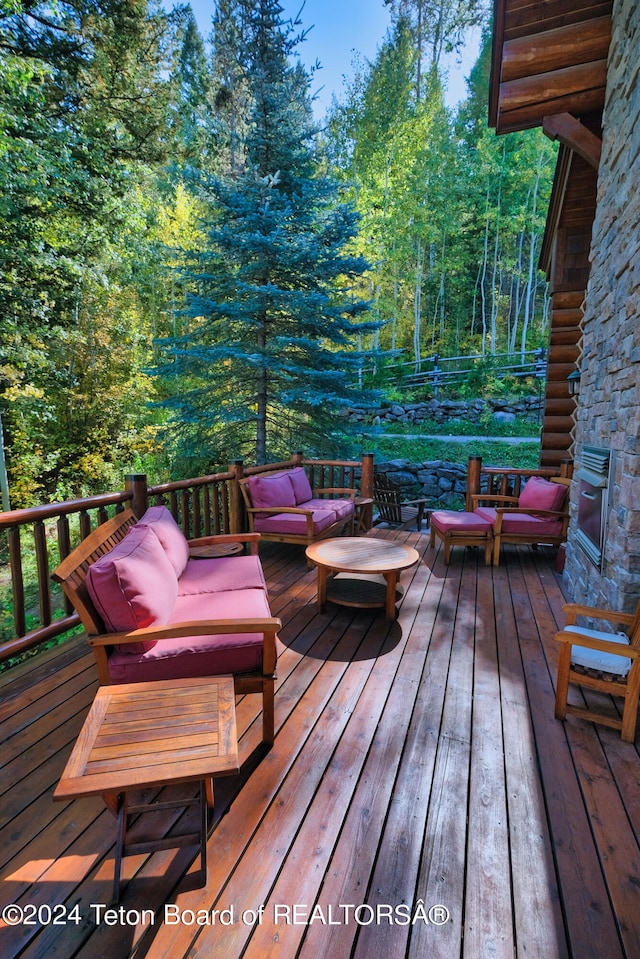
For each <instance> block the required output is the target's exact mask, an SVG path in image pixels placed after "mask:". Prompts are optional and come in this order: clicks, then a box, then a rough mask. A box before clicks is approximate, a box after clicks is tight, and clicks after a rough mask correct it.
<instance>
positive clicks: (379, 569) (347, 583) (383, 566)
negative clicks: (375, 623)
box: [306, 536, 420, 619]
mask: <svg viewBox="0 0 640 959" xmlns="http://www.w3.org/2000/svg"><path fill="white" fill-rule="evenodd" d="M306 554H307V559H308V560H309V562H310V563H313V564H314V566H317V568H318V608H319V609H320V611H323V610H324V608H325V605H326V602H327V599H329V600H331V602H332V603H337V604H338V605H340V606H356V607H358V608H360V609H378V608H381V609H384V610H385V614H386V617H387V619H395V618H396V601H397V599H398V596H397V593H396V589H397V585H398V578H399V576H400V573H401V572H402V570H403V569H408V568H409V567H410V566H415V564H416V563H418V562H419V561H420V555H419V554H418V552H417V551H416V550H415V549H413V548H412V547H411V546H401V545H399V544H398V543H392V542H391V541H390V540H386V539H375V538H373V537H371V538H370V537H364V536H342V537H339V538H337V539H324V540H320V541H319V542H317V543H312V545H311V546H308V547H307V550H306ZM338 573H350V574H351V575H350V576H336V575H333V574H338ZM375 576H381V577H384V580H383V581H382V582H380V581H376V579H375V578H372V577H375Z"/></svg>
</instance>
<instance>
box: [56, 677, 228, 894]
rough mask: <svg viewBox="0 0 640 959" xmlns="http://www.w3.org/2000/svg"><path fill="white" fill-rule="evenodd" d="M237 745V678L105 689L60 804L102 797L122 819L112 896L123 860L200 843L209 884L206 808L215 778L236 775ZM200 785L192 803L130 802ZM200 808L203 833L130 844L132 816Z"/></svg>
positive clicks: (59, 789)
mask: <svg viewBox="0 0 640 959" xmlns="http://www.w3.org/2000/svg"><path fill="white" fill-rule="evenodd" d="M238 770H239V765H238V742H237V732H236V717H235V695H234V688H233V677H232V676H213V677H206V678H201V679H176V680H167V681H164V682H149V683H130V684H123V685H115V686H102V687H100V689H98V692H97V693H96V697H95V699H94V702H93V705H92V706H91V709H90V710H89V713H88V715H87V718H86V720H85V722H84V725H83V727H82V730H81V731H80V735H79V737H78V740H77V742H76V744H75V746H74V747H73V750H72V752H71V756H70V757H69V761H68V762H67V765H66V767H65V770H64V772H63V774H62V778H61V779H60V782H59V783H58V785H57V786H56V789H55V791H54V794H53V798H54V799H58V800H62V799H75V798H78V797H80V796H95V795H102V796H103V797H104V799H105V802H106V803H107V805H108V807H109V808H110V809H111V811H112V812H114V813H115V814H116V815H117V817H118V837H117V843H116V860H115V874H114V885H113V897H114V901H115V902H117V901H118V899H119V896H120V875H121V867H122V858H123V857H124V856H128V855H135V854H138V853H145V852H156V851H157V850H160V849H173V848H177V847H181V846H190V845H196V844H197V845H199V848H200V861H201V876H202V884H203V885H205V884H206V880H207V825H208V815H207V804H209V805H210V806H212V805H213V784H212V778H213V777H214V776H224V775H231V774H233V773H237V772H238ZM185 782H198V783H199V786H200V788H199V791H198V795H197V797H195V798H194V799H192V800H184V799H183V800H179V801H175V802H172V801H166V802H165V801H162V802H150V803H132V802H129V797H128V794H129V793H130V792H131V791H132V790H141V789H147V788H149V787H154V786H159V787H160V786H165V785H167V784H169V783H185ZM196 804H198V805H199V807H200V830H199V832H192V833H187V834H182V835H177V836H171V835H168V836H165V837H161V838H160V837H155V838H149V839H144V840H141V841H138V842H128V837H127V829H128V824H129V816H131V815H132V814H134V813H144V812H149V811H158V810H161V809H170V808H178V807H186V806H191V805H196Z"/></svg>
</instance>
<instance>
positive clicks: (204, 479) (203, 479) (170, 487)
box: [148, 472, 233, 496]
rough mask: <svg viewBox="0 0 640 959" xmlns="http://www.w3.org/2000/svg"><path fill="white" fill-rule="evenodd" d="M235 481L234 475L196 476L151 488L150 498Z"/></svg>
mask: <svg viewBox="0 0 640 959" xmlns="http://www.w3.org/2000/svg"><path fill="white" fill-rule="evenodd" d="M232 479H233V473H231V472H226V473H210V474H209V475H208V476H196V477H193V478H192V479H186V480H175V481H172V482H170V483H158V484H157V485H156V486H149V488H148V493H149V496H156V495H157V494H158V493H172V492H175V491H176V490H182V489H195V487H197V486H207V485H208V484H209V483H216V482H218V483H223V482H226V481H227V480H232Z"/></svg>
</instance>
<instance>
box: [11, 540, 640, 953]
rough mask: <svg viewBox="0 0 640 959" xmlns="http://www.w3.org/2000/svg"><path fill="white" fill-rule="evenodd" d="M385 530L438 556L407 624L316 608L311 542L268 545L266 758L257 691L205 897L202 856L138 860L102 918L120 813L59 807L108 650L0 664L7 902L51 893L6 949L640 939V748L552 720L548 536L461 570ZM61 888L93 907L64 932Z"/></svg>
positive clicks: (243, 710) (632, 948) (243, 714)
mask: <svg viewBox="0 0 640 959" xmlns="http://www.w3.org/2000/svg"><path fill="white" fill-rule="evenodd" d="M369 535H374V536H392V537H396V538H397V539H398V541H401V542H407V543H409V544H411V545H414V546H416V548H417V549H418V550H419V552H420V554H421V557H422V562H421V563H420V565H419V566H417V567H415V568H414V569H412V570H409V571H407V572H406V573H404V574H403V577H402V583H403V585H404V587H405V595H404V599H403V601H402V603H401V604H400V607H399V617H398V619H397V621H396V622H395V623H389V622H387V621H386V620H385V618H384V614H383V613H379V612H371V611H363V610H354V609H347V608H338V607H336V606H331V605H329V606H328V607H327V612H326V613H324V614H319V613H318V612H317V609H316V605H315V571H314V570H310V569H308V568H307V565H306V562H305V558H304V552H303V550H302V548H300V547H296V546H277V545H272V544H266V545H265V546H264V547H261V556H262V559H263V564H264V567H265V571H266V574H267V578H268V582H269V587H270V596H271V605H272V611H273V613H274V615H277V616H279V617H281V619H282V621H283V623H284V628H283V630H282V633H281V640H282V645H281V652H280V659H279V668H278V677H279V679H278V691H277V695H276V733H277V735H276V742H275V746H274V747H273V749H272V750H271V751H270V752H269V753H268V754H267V755H264V754H263V753H262V752H261V750H260V746H259V743H260V723H259V714H258V712H257V710H258V708H259V703H260V697H259V696H250V697H246V698H245V699H244V700H243V701H240V702H238V704H237V713H238V728H239V734H240V736H241V740H240V753H241V761H242V764H243V765H242V771H241V774H240V775H239V776H236V777H233V778H231V779H220V780H217V781H216V809H215V820H214V826H213V828H212V830H211V833H210V838H209V876H208V883H207V886H206V888H195V886H196V883H195V881H194V879H195V877H196V875H197V871H198V861H197V859H196V850H195V849H181V850H168V851H165V852H157V853H154V854H153V855H150V856H136V857H131V858H127V859H125V861H124V880H125V881H124V885H123V891H122V896H121V900H120V905H121V906H122V907H123V911H122V912H121V913H120V912H119V913H118V914H117V916H116V915H111V914H104V913H103V912H101V909H102V907H103V906H106V905H108V904H109V902H110V896H111V890H112V881H113V867H114V858H113V857H114V839H115V820H114V818H113V816H112V815H111V814H110V813H109V812H108V811H107V810H106V808H105V807H104V805H103V804H102V802H101V800H98V799H95V800H92V799H78V800H76V801H73V802H70V803H57V802H56V803H54V802H53V801H52V792H53V788H54V786H55V784H56V783H57V781H58V779H59V777H60V775H61V773H62V770H63V768H64V765H65V762H66V760H67V758H68V756H69V753H70V750H71V747H72V745H73V743H74V741H75V739H76V736H77V735H78V732H79V730H80V727H81V725H82V722H83V720H84V717H85V716H86V713H87V710H88V708H89V705H90V703H91V700H92V697H93V695H94V692H95V689H96V673H95V669H94V666H93V659H92V657H91V655H90V654H88V653H87V652H86V647H85V646H84V645H83V642H82V640H81V639H78V640H75V641H73V642H72V643H71V644H68V645H67V646H66V647H64V648H63V650H62V651H59V652H56V653H48V654H46V655H45V656H44V658H42V659H40V660H38V661H35V665H34V664H31V665H29V666H21V667H19V669H18V670H17V671H12V672H11V673H9V674H7V675H6V676H5V677H4V678H2V680H1V681H0V692H1V693H2V703H1V706H0V710H1V716H2V752H1V763H2V764H1V768H2V778H1V783H0V786H1V793H2V795H1V804H2V805H1V809H2V813H1V815H2V829H1V842H0V856H1V859H2V863H1V865H2V886H1V897H0V898H1V903H2V905H3V906H4V905H5V904H7V903H14V902H15V903H17V904H19V905H20V906H22V907H23V908H24V909H25V912H24V917H25V918H29V917H30V913H29V912H28V911H26V910H27V908H28V907H30V906H31V907H36V910H35V911H36V917H35V924H23V925H19V926H15V927H13V928H11V929H8V930H7V929H3V930H2V931H0V938H1V939H2V956H3V957H15V956H21V957H22V956H24V957H27V956H28V957H35V956H38V957H43V959H44V957H51V956H59V957H62V959H71V957H75V956H82V957H85V956H86V957H91V959H96V957H102V956H105V957H110V959H120V957H127V956H129V955H135V956H140V957H142V956H148V957H152V959H159V957H161V956H163V957H167V959H179V957H187V956H193V957H195V956H200V957H207V959H211V957H217V956H220V957H225V959H239V957H241V956H242V957H243V959H244V957H254V956H255V957H260V959H263V957H264V956H272V955H273V956H282V957H285V959H293V957H297V956H300V957H303V959H318V957H325V956H326V957H331V959H347V957H351V956H355V957H362V959H372V957H380V959H392V957H406V956H410V957H411V956H415V957H418V959H425V957H427V956H428V957H430V959H433V957H443V959H445V957H446V959H451V957H465V959H485V957H498V959H501V957H505V959H506V957H509V959H513V957H514V956H516V957H524V956H526V957H532V956H534V957H540V959H542V957H544V959H553V957H564V956H571V957H575V959H587V957H591V956H593V957H594V959H603V957H606V959H618V957H627V959H630V957H638V956H640V854H639V849H638V840H639V834H640V788H639V780H640V762H639V757H638V750H637V741H636V745H635V746H634V745H628V744H624V743H622V742H621V741H620V737H619V734H618V733H616V732H615V731H613V730H609V729H607V728H605V727H595V726H593V725H592V724H590V723H586V722H584V721H580V720H578V719H576V718H575V717H571V718H569V719H568V720H567V722H566V724H561V723H559V722H557V721H556V720H555V719H554V718H553V696H554V683H555V667H556V661H557V650H556V648H555V644H554V642H553V639H552V637H553V634H554V631H555V630H556V628H557V626H558V625H561V624H562V622H563V615H562V605H563V602H564V597H563V593H562V587H561V581H560V578H559V576H558V575H557V574H556V573H555V571H554V555H555V551H554V550H552V549H544V548H542V549H539V550H532V549H529V548H528V547H519V548H516V547H507V548H505V549H504V551H503V560H502V563H501V565H500V566H498V567H495V568H487V567H485V566H484V564H483V562H482V559H483V557H482V555H481V553H480V551H478V550H476V549H463V548H456V549H454V551H453V556H452V561H451V564H450V566H449V567H445V566H444V565H443V561H442V551H441V550H433V551H431V550H429V549H428V538H427V536H425V535H424V534H423V535H418V534H416V533H393V532H391V531H384V530H378V531H376V532H373V533H371V534H369ZM239 613H241V611H239ZM611 708H614V706H613V704H611ZM182 788H183V789H184V788H185V787H184V786H183V787H182ZM191 814H192V813H190V814H189V815H191ZM170 815H173V816H174V817H175V815H176V814H175V813H173V814H170V813H163V814H159V813H157V814H154V816H158V817H160V818H159V820H158V822H161V821H162V817H163V816H164V817H165V820H166V821H165V823H164V824H165V825H166V826H168V825H169V821H168V820H169V816H170ZM165 903H167V904H169V905H170V907H171V908H170V909H169V914H168V916H165V911H164V910H165ZM61 905H63V906H64V907H66V909H67V910H68V911H69V912H71V910H72V909H73V907H75V906H77V907H78V908H77V910H76V913H75V914H73V913H71V917H72V919H71V921H67V922H66V924H57V923H61V922H62V914H63V913H62V909H58V910H56V906H58V907H59V906H61ZM41 906H44V907H49V906H50V907H51V910H52V911H51V912H48V910H47V908H44V909H40V918H41V919H43V920H45V924H44V925H41V924H38V921H37V919H38V916H37V909H38V907H41ZM401 906H404V907H406V908H407V911H406V912H405V911H404V910H403V909H402V908H400V907H401ZM422 906H423V907H424V910H423V911H422V909H421V907H422ZM261 907H264V910H263V912H262V914H261V915H262V918H261V921H254V919H255V918H256V914H257V910H259V909H260V908H261ZM358 907H359V908H358ZM367 907H371V908H367ZM432 907H441V908H432ZM214 910H227V911H226V912H223V913H222V914H221V913H219V912H218V913H215V912H214ZM425 913H426V916H427V917H428V919H429V920H430V921H429V922H425V920H424V916H425ZM389 914H390V916H389ZM76 916H77V917H78V922H77V923H76V922H74V921H73V918H75V917H76ZM407 916H408V917H409V919H413V920H414V921H413V922H411V921H409V922H407ZM447 916H448V921H446V922H444V923H443V924H441V919H442V918H443V917H447ZM178 917H179V920H180V921H178ZM205 918H206V919H207V924H198V922H200V923H202V922H203V921H204V919H205ZM137 919H139V921H136V920H137ZM231 919H233V920H234V921H233V922H232V923H231ZM49 920H50V921H49Z"/></svg>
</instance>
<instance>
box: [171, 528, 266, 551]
mask: <svg viewBox="0 0 640 959" xmlns="http://www.w3.org/2000/svg"><path fill="white" fill-rule="evenodd" d="M259 540H260V533H216V534H214V535H212V536H197V537H196V538H195V539H190V540H188V541H187V542H188V543H189V549H191V548H192V547H199V546H225V545H228V544H231V543H242V544H244V545H248V546H249V547H250V551H251V553H252V554H253V555H254V556H257V555H258V542H259Z"/></svg>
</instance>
